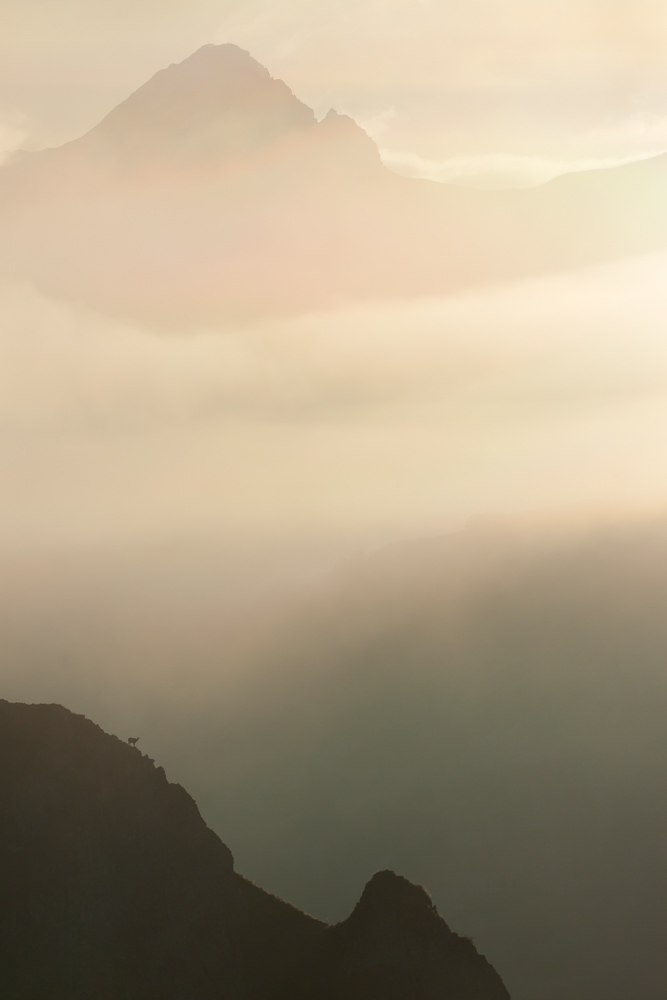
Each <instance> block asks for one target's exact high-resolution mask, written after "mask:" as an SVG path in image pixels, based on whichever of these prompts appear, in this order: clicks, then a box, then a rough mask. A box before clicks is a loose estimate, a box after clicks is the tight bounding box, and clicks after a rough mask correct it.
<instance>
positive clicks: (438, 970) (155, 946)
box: [0, 701, 509, 1000]
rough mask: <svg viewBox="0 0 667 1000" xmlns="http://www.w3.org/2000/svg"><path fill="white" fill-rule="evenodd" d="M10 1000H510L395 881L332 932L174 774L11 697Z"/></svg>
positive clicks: (3, 946) (0, 945)
mask: <svg viewBox="0 0 667 1000" xmlns="http://www.w3.org/2000/svg"><path fill="white" fill-rule="evenodd" d="M0 866H1V871H2V878H1V879H0V982H1V984H2V991H1V995H2V997H3V1000H45V998H46V997H48V998H49V1000H79V998H80V1000H84V998H85V1000H90V998H92V997H95V998H96V1000H121V998H122V1000H172V998H173V1000H183V998H185V997H187V998H188V1000H209V998H210V1000H213V998H216V1000H223V998H224V1000H306V998H308V1000H343V998H345V1000H508V998H509V994H508V993H507V990H506V989H505V987H504V985H503V983H502V981H501V979H500V977H499V976H498V974H497V973H496V972H495V971H494V970H493V968H492V967H491V966H490V965H489V963H488V962H487V961H486V959H485V958H484V957H483V956H482V955H480V954H479V953H478V952H477V951H476V949H475V947H474V946H473V944H472V942H471V941H470V940H469V939H467V938H462V937H459V936H458V935H457V934H455V933H454V932H452V931H451V930H450V929H449V927H448V926H447V924H446V923H445V921H444V920H443V919H442V918H441V917H440V916H439V915H438V913H437V910H436V909H435V907H434V906H433V904H432V902H431V900H430V898H429V896H428V894H427V893H426V891H425V890H424V889H422V888H421V887H419V886H415V885H413V884H412V883H410V882H408V881H407V880H406V879H404V878H401V877H400V876H399V875H396V874H394V873H393V872H386V871H385V872H380V873H378V874H376V875H375V876H373V878H372V879H371V880H370V882H369V883H368V885H367V886H366V888H365V889H364V892H363V894H362V896H361V899H360V901H359V903H358V904H357V906H356V907H355V909H354V911H353V913H352V914H351V916H350V917H349V918H348V919H347V920H345V921H343V922H342V923H341V924H338V925H336V926H327V925H326V924H324V923H322V922H321V921H319V920H316V919H315V918H313V917H311V916H308V915H307V914H305V913H302V912H301V911H299V910H298V909H296V908H295V907H293V906H290V905H289V904H288V903H285V902H283V901H282V900H280V899H277V898H276V897H274V896H272V895H270V894H269V893H267V892H264V891H263V890H262V889H260V888H258V887H257V886H255V885H253V884H252V883H251V882H249V881H248V880H247V879H244V878H243V877H242V876H241V875H239V874H238V873H236V872H235V871H234V864H233V858H232V854H231V852H230V850H229V848H227V847H226V846H225V845H224V844H223V843H222V842H221V841H220V840H219V838H218V837H217V836H216V834H215V833H213V831H212V830H210V829H209V828H208V827H207V826H206V824H205V823H204V821H203V820H202V818H201V816H200V814H199V811H198V809H197V806H196V804H195V802H194V801H193V800H192V798H191V797H190V796H189V795H188V794H187V792H185V791H184V790H183V789H182V788H181V787H180V786H179V785H174V784H171V783H170V782H169V781H168V780H167V778H166V776H165V773H164V771H163V769H162V768H161V767H158V766H156V765H155V764H154V762H153V761H152V760H151V759H150V758H148V757H147V756H145V755H144V754H142V753H141V751H140V750H139V749H138V748H136V747H133V746H129V745H128V744H127V743H124V742H123V741H121V740H119V739H117V738H116V737H115V736H110V735H108V734H106V733H104V732H103V731H102V730H101V729H100V728H99V727H98V726H96V725H95V724H94V723H92V722H90V721H89V720H88V719H86V718H84V717H83V716H80V715H75V714H73V713H72V712H69V711H68V710H67V709H65V708H62V707H61V706H59V705H22V704H11V703H9V702H6V701H0Z"/></svg>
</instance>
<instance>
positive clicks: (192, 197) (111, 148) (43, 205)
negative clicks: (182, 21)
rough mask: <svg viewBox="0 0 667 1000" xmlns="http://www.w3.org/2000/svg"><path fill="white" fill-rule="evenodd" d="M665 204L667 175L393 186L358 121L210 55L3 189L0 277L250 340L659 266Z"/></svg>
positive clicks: (639, 168)
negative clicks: (468, 294) (614, 262)
mask: <svg viewBox="0 0 667 1000" xmlns="http://www.w3.org/2000/svg"><path fill="white" fill-rule="evenodd" d="M665 190H667V158H665V157H657V158H655V159H653V160H650V161H645V162H642V163H638V164H633V165H631V166H627V167H622V168H617V169H615V170H604V171H594V172H590V173H588V174H585V173H584V174H576V175H575V174H573V175H569V176H567V177H564V178H559V179H557V180H556V181H553V182H551V183H550V184H547V185H545V186H543V187H541V188H538V189H532V190H529V191H512V192H480V191H473V190H467V189H464V188H460V187H454V186H450V185H442V184H436V183H434V182H431V181H424V180H414V179H409V178H404V177H399V176H398V175H396V174H394V173H392V172H391V171H389V170H387V169H386V168H385V167H384V166H383V165H382V163H381V160H380V156H379V153H378V150H377V147H376V146H375V144H374V142H373V141H372V140H371V139H370V137H369V136H368V135H366V133H365V132H364V131H363V130H362V129H361V128H359V126H357V125H356V124H355V123H354V122H353V121H352V120H351V119H349V118H346V117H345V116H341V115H337V114H336V113H335V112H331V113H330V114H329V115H327V116H326V118H324V120H323V121H321V122H317V121H316V119H315V116H314V114H313V112H312V111H311V110H310V109H309V108H308V107H306V105H304V104H303V103H302V102H301V101H299V100H298V99H297V98H296V97H295V96H294V95H293V94H292V92H291V91H290V90H289V89H288V87H287V86H286V85H285V84H284V83H282V82H281V81H279V80H274V79H273V78H272V77H271V76H270V75H269V73H268V72H267V71H266V70H265V69H264V68H263V67H262V66H260V65H259V63H257V62H256V61H255V60H254V59H252V57H251V56H250V55H249V54H248V53H247V52H244V51H243V50H241V49H239V48H237V47H236V46H234V45H221V46H211V45H209V46H205V47H204V48H202V49H200V50H199V51H198V52H196V53H194V55H192V56H190V57H189V58H188V59H186V60H184V61H183V62H182V63H180V64H178V65H175V66H170V67H169V68H167V69H165V70H162V71H160V72H159V73H157V74H156V75H155V76H154V77H153V78H152V79H151V80H149V81H148V83H146V84H145V85H144V86H143V87H141V88H140V89H139V90H138V91H137V92H136V93H134V94H133V95H131V96H130V97H129V98H128V99H127V100H126V101H124V102H123V103H122V104H120V105H119V106H118V107H117V108H115V109H114V110H113V111H112V112H111V113H110V114H109V115H107V117H106V118H105V119H104V120H103V121H102V122H101V123H100V124H99V125H97V126H96V127H95V128H93V129H92V130H91V131H90V132H89V133H87V135H85V136H83V137H81V138H80V139H77V140H75V141H73V142H70V143H68V144H67V145H65V146H62V147H60V148H59V149H56V150H47V151H44V152H41V153H31V154H22V155H18V156H16V157H15V158H14V159H13V160H12V161H11V162H10V163H9V164H7V165H6V166H5V167H4V168H3V169H2V170H0V222H1V223H2V226H1V232H2V237H1V238H0V265H2V266H4V268H5V269H9V270H10V271H12V272H13V273H16V274H19V275H22V276H25V277H28V278H29V279H30V280H32V281H34V282H36V283H37V284H38V285H39V286H40V287H42V288H43V289H45V290H47V291H49V292H51V293H54V294H57V295H61V296H65V297H68V298H76V299H84V300H86V301H87V302H89V303H90V304H92V305H93V306H95V307H97V308H101V309H104V310H107V311H109V312H112V313H115V314H121V315H125V316H128V317H131V318H138V319H143V320H147V321H149V322H153V323H157V324H159V325H165V324H166V325H171V326H188V325H192V324H196V323H219V322H225V321H234V322H238V321H242V320H246V319H251V318H253V317H257V316H264V315H273V314H289V313H295V312H302V311H304V310H312V309H318V308H326V307H330V306H335V305H337V304H339V303H343V302H345V301H349V300H353V299H372V298H378V297H395V296H415V295H431V294H443V293H447V292H450V291H452V290H455V289H459V288H463V287H466V286H469V285H474V284H480V283H488V282H499V281H506V280H512V279H516V278H521V277H524V276H526V275H531V274H539V273H544V272H549V271H558V270H563V269H567V268H572V267H578V266H580V265H584V264H588V263H595V262H598V261H603V260H609V259H613V258H615V257H619V256H621V257H622V256H628V255H634V254H640V253H645V252H649V251H652V250H655V249H658V248H660V247H663V246H665V245H666V244H667V198H666V197H665Z"/></svg>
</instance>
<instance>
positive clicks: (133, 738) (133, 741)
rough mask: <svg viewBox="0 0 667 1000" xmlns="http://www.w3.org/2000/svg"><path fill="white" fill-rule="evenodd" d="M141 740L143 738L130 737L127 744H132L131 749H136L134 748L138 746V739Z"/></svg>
mask: <svg viewBox="0 0 667 1000" xmlns="http://www.w3.org/2000/svg"><path fill="white" fill-rule="evenodd" d="M140 738H141V737H139V736H130V737H129V738H128V741H127V742H128V743H129V744H130V746H131V747H134V746H136V745H137V740H138V739H140Z"/></svg>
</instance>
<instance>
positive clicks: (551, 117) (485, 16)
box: [0, 0, 667, 179]
mask: <svg viewBox="0 0 667 1000" xmlns="http://www.w3.org/2000/svg"><path fill="white" fill-rule="evenodd" d="M210 41H215V42H220V41H232V42H235V43H237V44H239V45H241V46H243V47H246V48H247V49H249V50H250V51H251V52H252V54H253V55H255V57H256V58H258V59H259V60H260V61H261V62H263V63H264V64H265V65H266V66H267V67H268V68H269V69H270V71H271V72H272V73H273V74H274V75H276V76H280V77H282V78H284V79H285V80H286V81H287V83H288V84H289V85H290V86H291V87H292V89H293V90H294V91H295V93H296V94H297V95H298V96H299V97H301V98H302V99H303V100H304V101H306V102H307V103H309V104H310V105H311V106H313V107H314V108H315V109H316V111H317V112H318V114H324V113H325V112H326V110H327V109H328V108H329V107H330V106H332V105H333V106H335V107H337V108H338V109H339V110H340V111H345V112H348V113H350V114H351V115H352V116H353V117H355V118H356V119H357V120H359V121H361V122H362V123H363V124H364V125H365V127H367V128H368V129H369V131H371V133H372V134H373V135H374V137H375V138H376V139H377V141H378V143H379V144H380V146H381V147H382V148H383V150H384V151H385V155H386V157H387V161H388V162H390V163H392V164H393V165H394V166H396V167H398V168H400V169H401V170H404V171H406V172H412V173H427V174H429V175H432V176H435V177H440V178H442V179H448V178H449V177H451V176H452V172H453V174H454V175H464V176H465V175H466V174H469V175H472V176H473V177H475V176H477V175H480V176H482V177H483V176H484V175H485V173H487V172H491V173H500V175H501V176H504V177H512V176H513V175H515V176H518V177H519V178H525V179H530V178H531V177H532V178H534V179H544V178H545V177H547V176H549V175H550V174H551V173H554V172H557V171H558V170H560V169H563V164H565V165H567V164H584V165H585V164H588V163H591V162H597V161H602V162H605V161H607V160H615V159H619V158H620V159H623V158H624V157H627V156H640V155H643V154H647V153H651V152H656V151H661V150H663V149H665V148H667V125H666V124H665V101H666V99H667V69H666V68H665V62H664V58H663V56H664V47H665V42H666V41H667V7H666V5H665V3H664V0H637V2H630V0H509V2H508V3H503V4H499V3H498V2H497V0H469V2H468V3H466V4H460V3H453V2H444V0H440V2H430V0H391V2H390V0H386V2H381V0H338V2H336V3H332V2H328V0H317V2H314V0H300V2H299V0H294V2H282V3H276V2H271V3H268V2H267V0H254V2H253V0H236V2H234V0H222V2H215V3H214V2H212V0H193V2H190V3H187V4H186V3H182V2H164V0H161V2H159V3H158V2H155V0H137V2H132V3H130V2H124V0H121V2H116V3H113V4H111V5H109V4H103V3H101V2H99V0H85V2H84V0H64V2H63V3H59V4H57V5H55V4H49V3H45V2H43V0H1V3H0V146H2V145H4V146H5V147H6V148H7V147H10V146H13V145H17V144H21V143H25V142H27V143H28V144H30V145H33V146H40V145H44V144H55V143H59V142H61V141H63V140H65V139H67V138H71V137H74V136H75V135H77V134H79V133H80V132H82V131H84V130H85V129H87V128H88V127H90V126H92V125H93V124H94V123H95V122H96V121H97V120H98V119H99V118H101V116H102V115H103V114H105V113H106V111H108V110H109V109H110V108H111V107H112V106H113V105H114V104H115V103H117V102H118V101H119V100H121V99H122V98H123V97H125V96H126V95H127V93H128V92H129V91H131V90H133V89H135V88H136V87H137V86H139V85H140V84H141V83H142V82H144V80H145V79H146V78H147V77H149V76H150V75H151V74H152V73H153V72H155V71H156V70H158V69H160V68H161V67H162V66H164V65H166V64H168V63H169V62H172V61H179V60H181V59H183V58H184V57H185V56H187V55H188V54H189V53H190V52H191V51H193V50H194V49H196V48H197V47H198V46H200V45H201V44H204V43H206V42H210ZM479 157H482V159H481V160H480V159H479ZM488 157H491V160H488V159H487V158H488ZM499 157H500V159H498V158H499ZM517 157H519V158H520V159H519V160H518V161H517ZM471 158H472V160H471ZM452 160H454V163H453V164H452V162H451V161H452Z"/></svg>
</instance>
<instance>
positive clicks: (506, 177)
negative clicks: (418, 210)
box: [381, 141, 667, 190]
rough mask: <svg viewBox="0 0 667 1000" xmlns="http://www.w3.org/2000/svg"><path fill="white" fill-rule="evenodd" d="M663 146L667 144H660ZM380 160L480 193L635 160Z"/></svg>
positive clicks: (390, 155) (385, 156) (408, 173)
mask: <svg viewBox="0 0 667 1000" xmlns="http://www.w3.org/2000/svg"><path fill="white" fill-rule="evenodd" d="M664 145H667V141H666V142H665V143H664ZM662 148H663V147H659V148H658V149H656V150H655V151H651V152H648V153H647V154H646V157H647V158H648V157H650V156H652V155H654V153H660V152H662ZM381 153H382V160H383V162H384V164H385V165H386V166H387V167H389V169H390V170H394V171H395V172H396V173H397V174H402V175H403V176H404V177H422V178H425V179H426V180H430V181H438V182H439V183H441V184H460V185H461V186H463V187H474V188H481V189H483V190H505V189H510V188H525V187H536V186H537V185H538V184H546V182H547V181H551V180H553V179H554V178H555V177H560V176H562V175H563V174H572V173H579V172H581V171H584V170H605V169H610V168H612V167H619V166H622V165H623V164H625V163H633V162H635V161H636V160H637V159H639V157H637V156H636V155H631V156H626V157H624V158H621V159H618V158H616V159H613V158H608V159H588V160H550V159H548V158H547V157H544V156H519V155H516V154H512V153H496V154H487V155H482V156H452V157H450V158H449V159H448V160H442V161H436V160H427V159H425V158H424V157H421V156H418V155H416V154H415V153H400V152H395V151H394V150H391V149H383V150H381Z"/></svg>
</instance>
